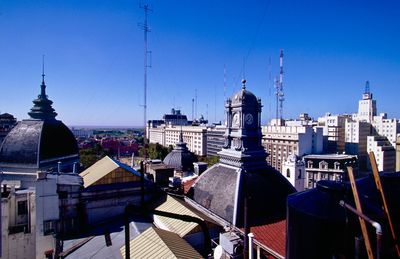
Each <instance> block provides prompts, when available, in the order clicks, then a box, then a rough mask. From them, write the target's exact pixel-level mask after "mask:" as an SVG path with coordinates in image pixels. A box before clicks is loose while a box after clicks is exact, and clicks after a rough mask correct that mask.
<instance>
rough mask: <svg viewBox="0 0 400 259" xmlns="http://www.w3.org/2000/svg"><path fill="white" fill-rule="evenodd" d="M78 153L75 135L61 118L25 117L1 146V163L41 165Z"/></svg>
mask: <svg viewBox="0 0 400 259" xmlns="http://www.w3.org/2000/svg"><path fill="white" fill-rule="evenodd" d="M78 154H79V150H78V145H77V143H76V140H75V137H74V135H73V134H72V132H71V131H70V130H69V129H68V127H67V126H65V125H64V123H62V122H61V121H58V120H23V121H20V122H18V124H17V125H16V126H15V127H14V128H13V129H12V130H11V131H10V132H9V133H8V135H7V136H6V137H5V139H4V141H3V144H2V145H1V147H0V163H12V164H34V165H37V167H41V164H43V162H45V161H49V160H54V159H56V160H57V159H58V158H65V157H68V156H78ZM55 162H56V163H57V162H58V161H55Z"/></svg>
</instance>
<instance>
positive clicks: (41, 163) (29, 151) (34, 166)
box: [0, 74, 79, 186]
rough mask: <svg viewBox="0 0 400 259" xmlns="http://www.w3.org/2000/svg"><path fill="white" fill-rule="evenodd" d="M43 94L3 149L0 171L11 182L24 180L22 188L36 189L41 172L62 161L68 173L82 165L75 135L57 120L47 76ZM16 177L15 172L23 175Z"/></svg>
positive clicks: (10, 134) (5, 140)
mask: <svg viewBox="0 0 400 259" xmlns="http://www.w3.org/2000/svg"><path fill="white" fill-rule="evenodd" d="M42 77H43V79H42V84H41V92H40V94H39V96H38V98H37V99H35V100H34V101H33V103H34V106H33V107H32V109H31V111H30V112H29V113H28V114H29V115H30V116H31V118H30V119H26V120H22V121H21V122H18V124H17V125H16V126H15V127H14V128H13V129H12V130H11V131H10V132H9V133H8V135H7V136H6V137H5V139H4V141H3V143H2V144H1V146H0V169H1V170H2V171H3V172H4V173H3V177H5V178H6V179H9V180H13V179H16V178H18V180H21V179H23V180H22V181H23V182H24V184H23V186H33V181H34V180H35V179H36V177H37V173H36V172H37V171H38V170H54V171H55V170H57V169H58V167H59V162H61V167H62V169H63V170H65V171H72V170H73V169H72V167H73V164H74V163H78V162H79V151H78V145H77V143H76V140H75V137H74V135H73V134H72V133H71V131H70V130H69V129H68V127H67V126H65V125H64V123H62V122H61V121H59V120H56V119H55V117H56V115H57V113H56V112H55V111H54V109H53V108H52V106H51V105H52V103H53V102H52V101H51V100H49V99H48V98H47V95H46V85H45V82H44V74H43V75H42ZM22 172H23V175H16V174H15V173H17V174H18V173H22Z"/></svg>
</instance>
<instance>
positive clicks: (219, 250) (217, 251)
mask: <svg viewBox="0 0 400 259" xmlns="http://www.w3.org/2000/svg"><path fill="white" fill-rule="evenodd" d="M223 252H224V250H223V249H222V246H220V245H217V247H216V248H215V249H214V259H221V258H222V253H223Z"/></svg>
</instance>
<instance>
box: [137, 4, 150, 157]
mask: <svg viewBox="0 0 400 259" xmlns="http://www.w3.org/2000/svg"><path fill="white" fill-rule="evenodd" d="M140 8H142V9H143V11H144V23H139V24H138V26H139V27H140V28H141V29H142V30H143V31H144V104H143V120H144V137H143V149H144V158H145V159H146V157H147V150H146V149H147V148H146V145H147V141H148V139H147V138H148V136H147V130H146V129H147V68H149V67H150V66H149V65H148V64H147V55H148V54H149V53H151V52H150V51H148V48H147V33H148V32H150V31H151V30H150V27H149V26H148V24H147V17H148V14H149V12H152V11H153V10H152V9H150V7H149V5H148V4H144V5H142V4H141V5H140Z"/></svg>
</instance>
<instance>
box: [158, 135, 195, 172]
mask: <svg viewBox="0 0 400 259" xmlns="http://www.w3.org/2000/svg"><path fill="white" fill-rule="evenodd" d="M196 161H197V159H196V157H195V156H194V155H193V153H192V152H190V151H189V149H188V148H187V146H186V143H185V142H183V137H182V132H181V133H180V135H179V142H178V143H176V146H175V148H174V149H173V150H172V151H171V153H169V154H168V155H167V156H166V157H165V158H164V164H166V165H169V166H172V167H174V168H175V170H176V171H182V172H188V171H193V162H196Z"/></svg>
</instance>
